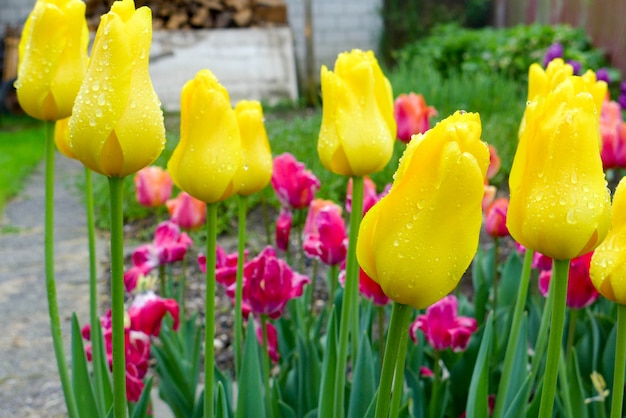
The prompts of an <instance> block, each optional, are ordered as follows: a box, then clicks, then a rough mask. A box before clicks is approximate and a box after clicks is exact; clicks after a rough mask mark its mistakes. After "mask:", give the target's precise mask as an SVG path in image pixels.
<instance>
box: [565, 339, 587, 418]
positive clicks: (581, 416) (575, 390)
mask: <svg viewBox="0 0 626 418" xmlns="http://www.w3.org/2000/svg"><path fill="white" fill-rule="evenodd" d="M567 374H568V382H569V385H568V387H567V390H568V391H569V397H570V402H571V405H572V410H573V411H576V417H577V418H587V417H588V416H589V414H588V413H587V404H585V390H584V389H583V379H582V376H581V375H580V369H579V368H578V357H577V355H576V350H572V353H571V354H570V358H569V361H568V363H567Z"/></svg>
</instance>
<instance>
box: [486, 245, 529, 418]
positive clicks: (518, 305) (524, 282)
mask: <svg viewBox="0 0 626 418" xmlns="http://www.w3.org/2000/svg"><path fill="white" fill-rule="evenodd" d="M532 261H533V251H531V250H529V249H527V250H526V254H525V255H524V265H523V267H522V276H521V277H520V282H519V288H518V290H517V295H518V296H517V299H516V301H515V308H514V310H513V321H512V323H511V331H510V333H509V339H508V342H507V346H506V352H505V355H504V365H503V367H502V377H501V378H500V382H501V383H500V385H499V386H498V394H497V395H496V405H495V407H494V410H493V416H494V417H500V416H501V415H502V412H503V408H504V404H505V401H506V398H507V389H508V387H509V385H508V384H507V382H509V381H510V379H511V373H512V371H513V363H514V360H515V350H516V349H517V344H518V341H519V334H520V327H521V325H522V318H523V316H524V306H525V305H526V297H527V295H528V284H529V282H530V271H531V267H532ZM494 280H495V276H494ZM494 292H495V289H494Z"/></svg>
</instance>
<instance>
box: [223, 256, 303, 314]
mask: <svg viewBox="0 0 626 418" xmlns="http://www.w3.org/2000/svg"><path fill="white" fill-rule="evenodd" d="M307 283H310V280H309V278H308V277H306V276H303V275H301V274H299V273H296V272H294V271H293V270H291V268H290V267H289V265H288V264H287V263H286V262H285V261H284V260H282V259H280V258H277V257H276V251H275V250H274V248H273V247H270V246H267V247H265V249H264V250H263V251H261V253H260V254H259V255H258V256H257V257H255V258H253V259H252V260H250V261H249V262H247V263H246V264H245V266H244V270H243V298H242V305H243V310H244V313H245V314H247V313H249V312H251V313H254V314H256V315H267V316H269V317H270V318H272V319H276V318H278V317H280V316H281V315H282V313H283V310H284V308H285V306H286V305H287V302H288V301H289V300H290V299H294V298H297V297H299V296H301V295H302V289H303V287H304V285H305V284H307ZM234 293H235V286H234V285H231V286H230V287H229V288H228V294H229V296H230V297H231V298H232V297H233V296H234Z"/></svg>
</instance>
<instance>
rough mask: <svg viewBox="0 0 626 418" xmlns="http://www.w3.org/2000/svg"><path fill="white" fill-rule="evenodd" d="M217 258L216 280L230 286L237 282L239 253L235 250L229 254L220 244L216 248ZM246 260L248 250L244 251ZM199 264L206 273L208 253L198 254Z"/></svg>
mask: <svg viewBox="0 0 626 418" xmlns="http://www.w3.org/2000/svg"><path fill="white" fill-rule="evenodd" d="M216 252H217V253H216V259H215V281H216V282H218V283H220V284H222V285H224V286H226V287H228V286H230V285H232V284H233V283H235V280H237V260H238V259H239V253H237V252H234V253H231V254H227V253H226V251H224V249H223V248H222V247H220V246H219V245H218V246H217V249H216ZM243 255H244V262H245V260H246V258H247V257H248V250H245V251H244V254H243ZM198 266H199V267H200V270H201V271H202V273H203V274H205V273H206V255H205V254H199V255H198Z"/></svg>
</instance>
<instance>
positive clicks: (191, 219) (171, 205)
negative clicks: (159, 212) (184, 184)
mask: <svg viewBox="0 0 626 418" xmlns="http://www.w3.org/2000/svg"><path fill="white" fill-rule="evenodd" d="M165 205H166V206H167V210H168V212H169V214H170V217H171V220H172V222H174V223H176V224H177V225H178V226H180V227H181V228H183V229H185V230H188V231H192V230H194V229H198V228H200V227H202V226H203V225H204V222H205V221H206V203H204V202H203V201H201V200H198V199H196V198H195V197H193V196H191V195H190V194H189V193H186V192H180V193H179V194H178V196H176V198H175V199H170V200H168V201H167V202H165Z"/></svg>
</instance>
